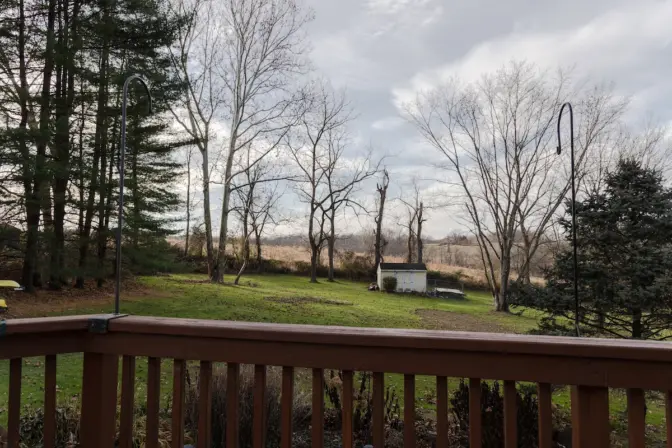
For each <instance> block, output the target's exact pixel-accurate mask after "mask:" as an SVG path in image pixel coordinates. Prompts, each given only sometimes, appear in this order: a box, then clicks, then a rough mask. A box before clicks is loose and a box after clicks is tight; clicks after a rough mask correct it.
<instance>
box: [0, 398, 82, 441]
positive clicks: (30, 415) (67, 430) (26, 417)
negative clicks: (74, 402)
mask: <svg viewBox="0 0 672 448" xmlns="http://www.w3.org/2000/svg"><path fill="white" fill-rule="evenodd" d="M43 431H44V411H43V410H42V409H35V410H34V411H33V410H31V411H28V412H27V410H26V409H24V410H23V415H22V416H21V420H20V422H19V432H20V434H21V446H41V445H42V442H43V440H42V435H43ZM78 440H79V407H77V406H69V407H65V408H61V407H59V408H57V409H56V448H71V447H75V446H77V442H78ZM0 446H2V443H0Z"/></svg>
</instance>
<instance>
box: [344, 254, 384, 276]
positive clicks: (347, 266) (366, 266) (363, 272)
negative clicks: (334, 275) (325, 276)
mask: <svg viewBox="0 0 672 448" xmlns="http://www.w3.org/2000/svg"><path fill="white" fill-rule="evenodd" d="M340 261H341V268H340V269H337V271H340V272H339V274H340V275H339V277H345V278H347V279H348V280H362V279H366V280H368V279H370V278H373V277H375V271H376V269H375V267H374V266H373V259H372V258H371V256H370V255H366V256H362V255H357V254H356V253H354V252H353V251H350V250H348V251H345V252H343V254H342V255H341V256H340Z"/></svg>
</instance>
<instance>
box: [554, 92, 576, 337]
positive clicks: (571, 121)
mask: <svg viewBox="0 0 672 448" xmlns="http://www.w3.org/2000/svg"><path fill="white" fill-rule="evenodd" d="M565 106H567V107H568V108H569V139H570V148H571V163H572V246H573V250H574V254H573V255H574V325H575V326H576V335H577V336H581V332H580V330H579V263H578V255H577V246H576V174H575V167H574V111H573V110H572V105H571V104H570V103H565V104H563V105H562V107H561V108H560V113H559V114H558V155H560V153H561V152H562V143H561V140H560V122H561V121H562V113H563V112H564V110H565Z"/></svg>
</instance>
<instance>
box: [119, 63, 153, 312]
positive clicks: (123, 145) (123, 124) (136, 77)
mask: <svg viewBox="0 0 672 448" xmlns="http://www.w3.org/2000/svg"><path fill="white" fill-rule="evenodd" d="M136 80H137V81H139V82H140V84H142V86H143V87H144V88H145V91H146V92H147V97H148V98H149V113H150V114H151V113H152V94H151V92H150V91H149V81H147V80H146V79H145V78H144V77H143V76H142V75H138V74H135V75H131V76H129V77H128V78H126V81H124V89H123V99H122V102H121V147H120V150H119V166H118V167H117V168H118V170H119V211H118V215H117V216H118V225H117V227H118V228H117V235H116V246H117V247H116V252H117V253H116V272H115V288H114V314H119V294H120V292H121V229H122V227H123V225H124V164H125V162H124V155H125V154H126V105H127V103H128V85H129V84H130V83H131V82H133V81H136Z"/></svg>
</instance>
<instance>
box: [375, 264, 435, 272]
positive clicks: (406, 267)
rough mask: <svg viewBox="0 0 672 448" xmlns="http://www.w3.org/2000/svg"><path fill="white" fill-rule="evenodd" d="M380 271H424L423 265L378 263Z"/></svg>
mask: <svg viewBox="0 0 672 448" xmlns="http://www.w3.org/2000/svg"><path fill="white" fill-rule="evenodd" d="M380 270H381V271H426V270H427V266H426V265H425V263H380Z"/></svg>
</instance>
